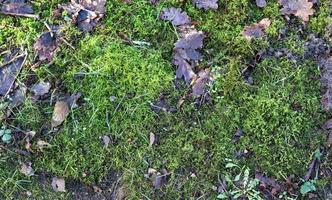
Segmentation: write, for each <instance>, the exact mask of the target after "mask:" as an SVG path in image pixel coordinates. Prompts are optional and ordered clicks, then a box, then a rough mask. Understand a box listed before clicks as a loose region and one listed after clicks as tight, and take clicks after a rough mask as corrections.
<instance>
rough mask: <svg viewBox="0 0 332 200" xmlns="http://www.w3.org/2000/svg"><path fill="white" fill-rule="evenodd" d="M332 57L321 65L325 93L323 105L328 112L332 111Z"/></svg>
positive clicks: (322, 100) (322, 84)
mask: <svg viewBox="0 0 332 200" xmlns="http://www.w3.org/2000/svg"><path fill="white" fill-rule="evenodd" d="M331 75H332V56H331V57H329V58H327V59H324V60H323V61H322V63H321V87H322V90H323V91H325V94H324V95H323V96H322V99H321V103H322V105H323V107H324V109H325V110H326V111H328V112H331V111H332V76H331Z"/></svg>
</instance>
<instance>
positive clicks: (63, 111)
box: [51, 101, 70, 128]
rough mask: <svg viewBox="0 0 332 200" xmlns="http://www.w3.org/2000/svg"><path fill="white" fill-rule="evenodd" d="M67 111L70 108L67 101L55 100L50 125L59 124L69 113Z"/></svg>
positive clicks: (55, 125)
mask: <svg viewBox="0 0 332 200" xmlns="http://www.w3.org/2000/svg"><path fill="white" fill-rule="evenodd" d="M69 112H70V108H69V105H68V103H67V102H65V101H57V102H56V103H55V106H54V110H53V115H52V123H51V124H52V127H53V128H55V127H57V126H60V125H61V124H62V123H63V122H64V121H65V119H66V118H67V116H68V115H69Z"/></svg>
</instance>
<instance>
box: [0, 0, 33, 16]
mask: <svg viewBox="0 0 332 200" xmlns="http://www.w3.org/2000/svg"><path fill="white" fill-rule="evenodd" d="M0 3H1V1H0ZM2 4H3V5H2V6H1V8H0V13H2V14H4V15H11V16H19V17H20V16H22V17H31V18H36V19H38V18H39V17H38V15H35V14H34V10H33V8H32V6H31V5H30V4H29V3H28V2H27V1H26V0H6V1H4V2H3V3H2Z"/></svg>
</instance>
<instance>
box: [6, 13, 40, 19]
mask: <svg viewBox="0 0 332 200" xmlns="http://www.w3.org/2000/svg"><path fill="white" fill-rule="evenodd" d="M0 13H1V14H4V15H10V16H14V17H16V16H18V17H28V18H34V19H39V16H38V15H34V14H24V13H11V12H0Z"/></svg>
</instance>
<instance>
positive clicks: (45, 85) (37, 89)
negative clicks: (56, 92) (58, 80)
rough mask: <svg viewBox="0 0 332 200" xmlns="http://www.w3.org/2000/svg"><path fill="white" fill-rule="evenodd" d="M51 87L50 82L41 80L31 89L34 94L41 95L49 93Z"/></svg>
mask: <svg viewBox="0 0 332 200" xmlns="http://www.w3.org/2000/svg"><path fill="white" fill-rule="evenodd" d="M50 89H51V84H50V83H49V82H39V83H36V84H34V85H32V86H31V88H30V91H31V92H32V93H33V94H34V96H36V97H39V96H43V95H45V94H47V93H48V92H49V91H50Z"/></svg>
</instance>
